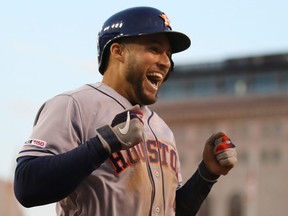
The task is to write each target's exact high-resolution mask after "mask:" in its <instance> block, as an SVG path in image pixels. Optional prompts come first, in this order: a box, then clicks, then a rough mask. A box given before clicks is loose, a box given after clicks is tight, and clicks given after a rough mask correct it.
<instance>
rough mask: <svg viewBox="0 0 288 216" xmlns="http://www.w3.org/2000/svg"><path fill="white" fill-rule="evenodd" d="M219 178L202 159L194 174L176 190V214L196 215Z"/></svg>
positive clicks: (179, 215) (184, 215)
mask: <svg viewBox="0 0 288 216" xmlns="http://www.w3.org/2000/svg"><path fill="white" fill-rule="evenodd" d="M218 178H219V175H215V174H213V173H211V172H210V171H209V170H208V169H207V167H206V165H205V163H204V162H203V161H202V162H201V163H200V165H199V167H198V169H197V171H196V172H195V173H194V174H193V176H192V177H191V178H190V179H189V180H188V181H187V182H186V183H185V184H184V185H183V186H182V187H181V188H179V189H178V190H177V191H176V215H177V216H186V215H187V216H188V215H189V216H193V215H196V213H197V212H198V210H199V208H200V207H201V205H202V203H203V201H204V200H205V199H206V197H207V195H208V194H209V192H210V190H211V188H212V186H213V185H214V184H215V183H216V182H217V179H218Z"/></svg>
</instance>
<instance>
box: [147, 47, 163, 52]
mask: <svg viewBox="0 0 288 216" xmlns="http://www.w3.org/2000/svg"><path fill="white" fill-rule="evenodd" d="M149 50H150V51H151V52H152V53H155V54H158V53H161V49H160V48H159V47H158V46H150V47H149Z"/></svg>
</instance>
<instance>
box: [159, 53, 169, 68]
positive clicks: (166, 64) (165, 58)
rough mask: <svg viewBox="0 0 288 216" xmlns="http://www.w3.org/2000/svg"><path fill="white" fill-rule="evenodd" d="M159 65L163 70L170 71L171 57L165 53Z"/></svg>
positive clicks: (160, 58) (161, 56)
mask: <svg viewBox="0 0 288 216" xmlns="http://www.w3.org/2000/svg"><path fill="white" fill-rule="evenodd" d="M158 65H159V66H160V67H161V68H162V69H169V68H170V67H171V57H170V56H169V55H168V54H167V53H166V52H163V53H162V54H161V55H160V57H159V61H158Z"/></svg>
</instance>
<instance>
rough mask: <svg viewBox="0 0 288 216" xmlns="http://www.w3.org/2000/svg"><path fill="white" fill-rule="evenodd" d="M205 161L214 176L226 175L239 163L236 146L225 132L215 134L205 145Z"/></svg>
mask: <svg viewBox="0 0 288 216" xmlns="http://www.w3.org/2000/svg"><path fill="white" fill-rule="evenodd" d="M203 161H204V163H205V165H206V166H207V168H208V169H209V171H211V172H212V173H213V174H216V175H226V174H227V173H228V172H229V171H230V170H231V169H232V168H233V167H234V166H235V164H236V162H237V152H236V148H235V145H234V144H232V142H231V140H230V139H229V138H228V137H227V136H226V135H225V134H224V133H223V132H218V133H216V134H213V135H212V136H211V137H210V138H209V139H208V140H207V142H206V144H205V148H204V152H203Z"/></svg>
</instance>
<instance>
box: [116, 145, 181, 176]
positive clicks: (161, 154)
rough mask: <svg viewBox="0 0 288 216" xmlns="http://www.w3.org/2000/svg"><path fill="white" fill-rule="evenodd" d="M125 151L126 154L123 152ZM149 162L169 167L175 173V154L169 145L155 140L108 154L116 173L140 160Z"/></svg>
mask: <svg viewBox="0 0 288 216" xmlns="http://www.w3.org/2000/svg"><path fill="white" fill-rule="evenodd" d="M125 152H126V156H125V155H124V153H125ZM147 160H148V162H149V163H155V164H156V163H161V164H162V166H167V167H170V168H171V169H172V170H173V171H174V172H175V173H176V171H177V154H176V151H175V150H174V149H173V148H171V147H170V146H169V145H167V144H165V143H162V142H159V143H157V141H155V140H147V141H146V146H145V145H142V144H138V145H136V146H134V147H132V148H130V149H128V150H126V151H121V152H115V153H113V154H112V155H111V156H110V161H111V163H112V165H113V167H114V171H115V173H116V174H117V175H118V174H119V173H121V172H122V171H124V170H125V169H127V168H128V167H129V166H133V165H135V164H137V163H139V162H140V161H142V162H146V161H147Z"/></svg>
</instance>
